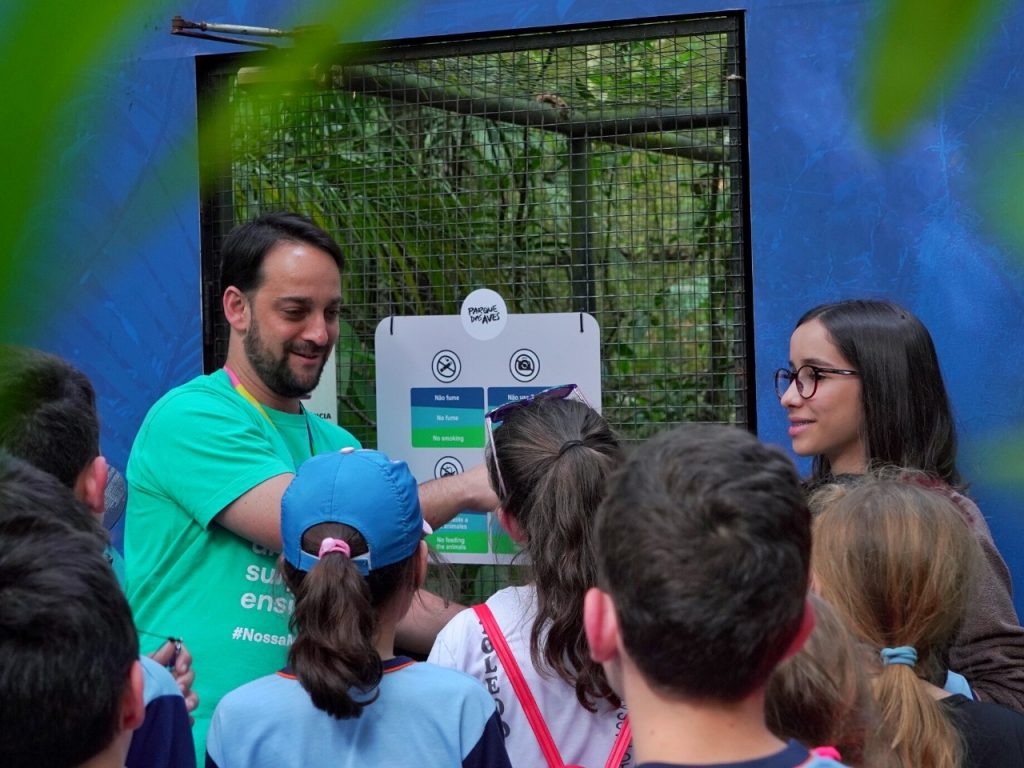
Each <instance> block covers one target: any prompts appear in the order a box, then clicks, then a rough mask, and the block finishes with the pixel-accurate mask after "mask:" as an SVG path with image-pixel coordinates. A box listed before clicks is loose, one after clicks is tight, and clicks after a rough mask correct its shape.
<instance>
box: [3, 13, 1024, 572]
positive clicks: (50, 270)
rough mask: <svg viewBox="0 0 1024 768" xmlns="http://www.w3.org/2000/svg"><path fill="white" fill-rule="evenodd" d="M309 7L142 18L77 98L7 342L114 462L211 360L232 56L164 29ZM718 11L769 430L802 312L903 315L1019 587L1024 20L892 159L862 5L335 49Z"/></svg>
mask: <svg viewBox="0 0 1024 768" xmlns="http://www.w3.org/2000/svg"><path fill="white" fill-rule="evenodd" d="M339 1H340V2H344V0H339ZM304 8H306V6H305V5H304V4H303V3H302V2H298V3H291V2H289V3H285V2H282V1H281V0H259V1H257V0H209V1H208V2H186V3H183V4H182V5H181V6H180V7H178V6H176V7H173V8H166V7H165V9H164V10H159V11H157V10H154V11H153V12H152V13H149V14H147V16H146V17H145V19H144V21H143V22H140V23H139V25H138V28H137V29H134V30H131V32H132V35H131V36H130V37H129V38H128V39H126V40H125V42H124V44H123V46H122V48H121V49H120V51H119V52H118V55H117V56H114V57H112V58H111V60H110V61H109V62H108V63H107V65H106V66H105V67H103V68H101V69H99V70H97V71H96V72H94V73H92V74H91V75H90V78H89V80H88V83H87V86H86V88H85V90H84V91H83V93H82V94H81V96H80V101H79V102H77V103H73V104H71V105H69V109H68V118H67V119H68V121H69V125H70V126H71V128H70V130H69V139H68V141H67V142H66V146H63V147H62V148H61V151H59V152H57V153H55V154H54V156H53V157H52V159H51V164H50V166H49V169H48V170H49V172H50V174H51V175H52V183H51V188H52V190H53V191H52V194H51V195H50V196H49V198H48V199H47V201H46V203H45V204H44V205H42V206H41V207H40V208H39V209H38V210H37V211H36V214H35V215H34V216H33V217H32V219H31V221H30V222H28V228H27V235H26V242H25V252H26V253H28V254H30V255H32V256H33V257H38V259H37V262H36V264H37V267H36V271H37V275H36V276H37V278H38V280H37V282H36V283H35V284H34V285H32V286H26V301H30V302H32V303H33V304H34V305H35V306H36V307H37V316H41V317H42V318H43V320H42V322H39V323H35V324H34V325H32V326H26V327H25V328H19V329H11V332H12V334H13V335H14V336H16V337H18V338H17V340H19V341H22V342H26V343H31V344H35V345H37V346H40V347H42V348H45V349H49V350H52V351H54V352H57V353H59V354H62V355H64V356H66V357H68V358H69V359H71V360H72V361H73V362H75V363H76V364H77V365H79V366H80V367H81V368H83V369H84V370H85V371H86V372H87V373H88V374H89V375H90V376H91V377H92V378H93V380H94V381H95V383H96V385H97V389H98V391H99V395H100V409H101V415H102V419H103V426H104V431H103V440H104V448H105V451H106V452H107V454H108V455H109V457H110V459H111V460H112V462H113V463H114V464H115V465H118V466H123V465H124V463H125V461H126V460H127V455H128V451H129V448H130V446H131V441H132V439H133V438H134V435H135V432H136V430H137V429H138V426H139V424H140V423H141V420H142V418H143V416H144V415H145V412H146V410H147V408H148V407H149V405H150V404H151V403H152V402H153V401H154V400H155V399H156V398H157V397H158V396H159V395H160V394H162V393H163V392H164V391H166V390H167V389H169V388H170V387H172V386H174V385H177V384H179V383H181V382H183V381H185V380H187V379H188V378H190V377H192V376H193V375H195V374H197V373H199V372H200V371H201V367H202V349H201V333H200V316H199V303H200V302H199V298H200V281H199V278H200V275H199V220H198V210H199V202H198V177H197V172H196V138H195V136H196V106H195V101H196V95H195V71H194V66H195V62H194V57H195V56H196V55H197V54H210V53H217V52H222V51H225V50H228V48H226V47H224V46H221V45H218V44H214V43H205V42H201V41H193V40H188V39H184V38H173V37H171V36H170V35H169V34H168V29H169V26H170V16H171V15H173V14H174V13H179V14H181V15H183V16H185V17H186V18H193V19H204V20H209V21H222V22H232V23H242V22H245V23H250V24H258V25H267V26H290V25H292V24H295V23H303V22H309V21H313V20H315V19H314V18H310V17H308V16H304V15H303V12H304V11H303V9H304ZM727 9H728V10H737V9H738V10H743V11H744V12H745V24H746V55H747V71H748V116H749V153H750V163H751V165H750V180H751V190H750V191H751V198H750V205H751V212H752V225H751V226H752V251H753V275H754V295H753V307H754V319H755V326H756V331H755V362H756V366H757V368H756V370H757V375H758V391H757V394H758V402H757V406H758V409H757V413H758V430H759V433H760V435H761V437H762V438H763V439H765V440H767V441H769V442H775V443H780V444H788V440H787V438H786V434H785V421H784V414H783V411H782V409H781V408H780V407H779V405H778V403H777V401H776V398H775V396H774V394H773V392H772V385H771V381H770V378H771V372H772V371H773V370H774V369H775V368H776V367H778V366H780V365H782V364H784V362H785V361H786V359H787V353H788V337H789V333H790V331H791V329H792V325H793V323H794V322H795V321H796V318H797V317H798V316H799V315H800V314H801V313H802V312H803V311H804V310H805V309H807V308H809V307H811V306H813V305H815V304H819V303H822V302H825V301H830V300H834V299H838V298H847V297H857V296H872V297H889V298H892V299H895V300H897V301H899V302H900V303H903V304H905V305H907V306H908V307H910V308H911V309H912V310H913V311H914V312H916V313H917V314H918V315H920V317H921V318H922V319H923V320H924V321H925V323H926V324H927V325H928V326H929V328H930V329H931V331H932V333H933V335H934V337H935V340H936V343H937V345H938V348H939V353H940V356H941V359H942V362H943V366H944V370H945V374H946V377H947V381H948V384H949V387H950V391H951V395H952V398H953V402H954V407H955V409H956V414H957V416H958V421H959V426H960V429H961V433H962V443H963V461H962V470H963V471H964V474H965V475H966V476H967V477H968V478H969V479H970V480H971V481H972V484H973V485H972V492H973V494H974V495H975V496H976V497H977V498H978V500H979V502H980V505H981V508H982V510H983V511H984V512H985V513H986V515H987V516H988V518H989V520H990V522H991V525H992V528H993V531H994V533H995V536H996V539H997V542H998V544H999V546H1000V549H1001V550H1002V551H1003V552H1004V553H1005V555H1006V559H1007V560H1008V562H1009V563H1010V566H1011V569H1012V570H1013V571H1015V572H1016V573H1017V577H1018V580H1019V581H1018V584H1019V585H1021V586H1024V581H1020V580H1022V579H1024V536H1022V533H1024V512H1022V510H1021V506H1020V503H1019V491H1017V492H1014V491H1013V490H1012V489H1008V488H1006V487H1002V486H1000V485H999V484H998V483H995V482H993V481H990V480H989V479H987V477H988V476H987V469H988V467H987V464H988V462H987V460H986V459H985V456H986V455H987V453H986V449H987V446H988V445H989V441H990V440H991V439H993V437H998V436H1001V435H1005V434H1006V433H1007V432H1008V431H1010V430H1012V429H1015V428H1016V429H1019V430H1024V387H1022V386H1021V383H1022V379H1024V346H1022V345H1021V344H1020V343H1019V339H1020V338H1021V335H1022V331H1024V319H1022V318H1024V269H1022V265H1021V262H1020V261H1015V260H1014V257H1013V256H1012V255H1011V253H1010V251H1009V250H1008V248H1007V247H1005V246H1004V245H1003V244H1002V243H1000V241H999V240H998V238H997V237H996V235H995V234H993V233H994V228H993V226H992V224H993V222H992V221H990V220H989V217H990V216H991V213H990V212H989V211H988V210H987V209H986V207H985V206H983V205H981V204H980V203H979V199H980V197H979V192H985V191H987V189H988V186H989V185H990V183H991V182H990V180H989V179H988V177H987V176H986V175H985V168H986V164H987V163H988V162H990V159H991V158H992V157H996V158H998V156H999V152H1000V151H1017V152H1019V151H1020V145H1019V138H1018V139H1017V141H1018V144H1017V145H1016V147H1013V146H1006V145H1001V144H1000V143H999V142H1000V141H1001V140H1002V139H1001V137H1005V136H1006V135H1007V133H1006V132H1007V131H1008V130H1009V127H1010V126H1012V125H1014V124H1016V125H1018V126H1020V125H1024V106H1022V105H1024V48H1021V46H1020V45H1019V44H1016V43H1015V42H1014V41H1018V40H1020V39H1021V37H1022V35H1024V7H1022V6H1020V5H1019V4H1018V5H1016V6H1015V7H1014V8H1013V10H1012V15H1010V16H1007V17H1005V18H1003V19H1002V20H1001V21H1000V22H999V23H998V25H997V26H996V27H995V28H994V30H993V31H992V34H990V35H989V36H988V37H987V38H986V39H985V40H984V42H983V43H982V44H981V45H979V46H978V48H977V51H976V55H975V56H974V59H973V61H972V62H971V64H970V67H969V69H968V70H967V71H966V73H965V75H964V77H963V78H962V79H961V80H959V81H958V82H956V83H955V84H951V85H950V87H949V88H948V89H947V90H946V92H945V93H944V94H943V97H942V100H941V103H940V105H939V106H938V108H937V110H935V111H934V112H933V113H932V115H931V116H930V117H929V118H928V119H926V120H924V121H922V122H921V123H920V124H919V125H917V126H916V127H915V128H914V130H913V131H912V133H911V135H910V137H909V138H908V139H907V140H906V141H905V142H904V143H903V144H902V145H901V146H900V147H899V148H898V149H897V150H895V151H892V152H890V153H879V152H878V151H876V150H875V149H874V148H872V147H871V146H870V145H869V144H868V143H867V142H866V140H865V137H864V136H863V135H862V132H861V130H860V128H859V127H858V123H857V120H856V115H855V93H856V87H857V82H858V80H857V78H858V73H859V69H858V67H859V57H860V56H861V55H862V38H863V33H864V25H865V23H866V22H867V21H868V20H869V18H870V15H871V13H872V10H871V6H870V5H869V4H868V3H865V2H861V1H859V0H854V1H852V2H850V1H847V2H827V1H825V0H806V1H805V2H797V3H794V2H783V1H782V0H750V1H748V2H737V3H732V4H728V5H724V4H722V3H721V2H718V1H716V0H707V2H685V3H683V2H669V0H645V1H644V2H642V3H641V2H623V0H616V1H615V2H612V1H611V0H583V1H576V2H573V1H572V0H549V1H547V2H543V1H536V2H535V1H532V0H503V2H497V3H482V2H479V0H432V1H431V0H423V2H421V3H419V4H418V5H417V4H414V5H411V6H407V7H405V8H402V9H399V10H393V11H391V12H390V13H389V14H388V15H387V16H386V17H385V18H382V19H379V20H378V21H377V22H376V27H375V28H373V29H364V30H362V31H360V32H355V31H350V32H348V33H346V35H347V39H359V38H362V39H387V38H403V37H420V36H443V35H451V34H461V33H469V32H482V31H494V30H501V29H521V28H532V27H544V26H547V25H560V24H569V23H576V22H593V21H609V20H616V19H629V18H645V17H656V16H664V15H674V14H680V13H693V14H700V13H706V12H713V11H716V10H727ZM79 114H88V115H89V116H90V117H89V119H88V120H80V121H79V118H78V115H79ZM1011 135H1012V134H1011ZM1016 135H1017V136H1019V135H1020V131H1018V132H1017V134H1016ZM1022 204H1024V203H1022ZM1020 256H1021V255H1020V254H1018V258H1020ZM1021 476H1022V480H1024V472H1021Z"/></svg>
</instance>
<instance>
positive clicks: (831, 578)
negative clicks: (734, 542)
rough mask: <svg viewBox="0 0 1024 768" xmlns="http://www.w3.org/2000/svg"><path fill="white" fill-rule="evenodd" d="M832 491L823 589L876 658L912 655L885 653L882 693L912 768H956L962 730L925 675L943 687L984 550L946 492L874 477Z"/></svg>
mask: <svg viewBox="0 0 1024 768" xmlns="http://www.w3.org/2000/svg"><path fill="white" fill-rule="evenodd" d="M828 493H829V494H830V497H831V500H830V501H829V502H828V503H826V504H821V505H820V507H821V511H820V513H819V514H818V516H817V517H816V519H815V522H814V536H815V538H814V556H813V569H814V583H815V588H816V589H817V590H818V591H819V593H820V594H821V595H822V597H824V598H825V599H826V600H828V601H829V602H830V603H831V604H832V605H833V606H834V607H835V609H836V610H837V611H838V612H839V614H840V615H841V616H842V617H843V618H844V619H845V620H846V622H847V624H848V625H849V626H850V628H851V629H852V630H853V632H854V633H855V634H857V635H858V636H859V637H860V638H861V639H862V640H863V641H864V642H866V643H867V644H868V646H869V647H870V648H871V649H872V650H873V652H874V653H878V654H880V655H881V654H882V652H883V650H884V649H898V648H903V647H910V648H912V649H913V651H912V652H909V656H908V654H907V653H904V654H902V655H899V654H897V655H895V658H892V657H893V655H894V654H893V653H892V652H891V651H886V654H888V656H889V661H890V663H888V664H884V665H883V667H882V669H881V672H880V674H879V675H878V677H877V679H876V682H875V696H876V698H877V700H878V702H879V705H880V708H881V711H882V713H883V718H884V720H885V724H886V727H887V729H889V733H890V738H891V740H892V742H893V743H894V744H896V745H897V752H898V753H899V754H900V755H901V756H902V759H903V761H904V763H903V764H904V765H913V764H928V765H930V764H935V765H940V764H945V765H953V764H955V763H954V762H953V761H954V759H955V758H954V757H953V755H955V753H956V749H957V746H956V745H957V743H958V741H957V738H956V733H955V730H954V729H952V727H951V726H949V724H948V723H947V722H946V720H945V718H944V717H943V716H942V714H941V711H940V710H939V708H938V707H937V706H936V705H935V703H934V700H933V699H932V697H931V696H930V695H929V693H928V691H927V690H926V689H925V687H924V686H923V685H921V684H920V683H919V681H918V678H920V679H922V680H924V681H928V682H930V683H932V684H933V685H935V686H938V687H941V686H942V684H943V681H944V679H945V674H946V670H947V667H948V663H947V658H948V652H949V648H950V647H951V645H952V644H953V641H954V640H955V638H956V635H957V632H958V630H959V627H960V624H961V621H962V619H963V615H964V611H965V609H966V606H967V601H968V599H969V598H970V596H971V594H972V593H973V589H974V585H975V577H976V573H977V571H978V569H979V567H980V564H981V558H982V554H981V548H980V546H979V544H978V542H977V540H976V539H975V536H974V534H973V533H972V532H971V530H970V529H969V528H968V526H967V524H966V523H965V522H964V519H963V516H962V515H961V514H960V511H959V509H958V508H957V506H956V504H955V503H954V502H953V501H952V500H951V499H950V498H949V496H948V495H947V494H945V493H942V492H940V491H936V490H932V489H929V488H926V487H923V486H921V485H920V484H917V483H914V482H905V481H902V480H898V479H888V478H881V479H879V478H875V477H872V476H866V477H864V478H863V479H862V480H861V481H860V482H858V483H855V484H850V485H846V486H844V487H842V488H840V489H829V491H828ZM911 734H918V736H917V737H915V736H913V735H911ZM920 734H927V736H926V737H925V738H920ZM929 755H932V756H934V760H935V761H936V762H934V763H933V762H931V760H932V758H930V757H929ZM942 760H945V761H946V762H941V761H942ZM917 761H920V763H918V762H917Z"/></svg>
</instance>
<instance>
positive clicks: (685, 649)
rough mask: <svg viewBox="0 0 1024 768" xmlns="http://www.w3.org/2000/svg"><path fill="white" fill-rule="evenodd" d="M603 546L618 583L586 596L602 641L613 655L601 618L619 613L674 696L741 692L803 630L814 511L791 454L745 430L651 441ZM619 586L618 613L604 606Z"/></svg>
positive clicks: (611, 491)
mask: <svg viewBox="0 0 1024 768" xmlns="http://www.w3.org/2000/svg"><path fill="white" fill-rule="evenodd" d="M597 553H598V572H599V580H598V583H599V585H600V587H601V590H603V591H604V592H605V593H607V594H603V595H602V594H601V593H598V592H596V591H594V590H592V591H591V592H590V593H588V596H587V634H588V638H589V639H590V641H591V646H592V648H593V649H594V650H595V655H596V656H598V657H599V658H600V659H601V660H611V661H614V657H615V655H616V653H617V651H612V650H611V649H609V648H608V644H607V639H608V638H607V637H602V632H603V631H604V630H602V629H601V628H602V627H604V628H606V629H607V628H608V627H609V626H611V625H616V626H615V628H614V630H613V632H612V634H613V635H616V636H617V639H618V640H620V641H621V646H622V649H623V650H624V651H625V653H626V655H628V657H629V659H630V660H631V662H632V664H633V665H634V666H635V667H636V668H637V669H638V671H639V673H640V675H641V676H642V677H643V679H644V682H645V683H646V685H647V686H648V687H650V688H652V689H654V690H656V691H658V692H660V693H661V694H663V695H665V696H669V697H672V698H676V699H687V700H691V701H710V702H718V703H734V702H739V701H740V700H742V699H745V698H746V697H748V696H749V695H750V694H752V693H754V692H755V691H757V690H758V689H759V688H761V687H762V686H764V684H765V683H766V681H767V679H768V676H769V675H770V674H771V671H772V669H774V667H775V665H776V664H778V662H779V661H780V660H781V659H782V658H783V656H784V655H785V653H786V652H787V650H788V649H789V648H790V646H791V645H792V644H793V642H794V640H795V639H796V638H797V635H798V634H799V632H800V629H801V626H802V623H803V618H804V612H805V611H804V608H805V604H806V595H807V580H808V564H809V559H810V516H809V513H808V511H807V506H806V504H805V502H804V496H803V492H802V490H801V488H800V483H799V480H798V479H797V475H796V471H795V469H794V467H793V465H792V463H791V462H790V461H789V459H787V458H786V456H785V455H783V453H782V452H781V451H779V450H778V449H776V448H770V447H768V446H765V445H763V444H762V443H760V442H758V440H757V439H756V438H755V437H754V436H752V435H751V434H749V433H747V432H745V431H743V430H740V429H737V428H733V427H725V426H711V425H696V424H689V425H684V426H681V427H677V428H675V429H672V430H670V431H667V432H663V433H661V434H659V435H657V436H655V437H653V438H651V439H650V440H648V441H647V442H645V443H643V444H641V445H640V446H639V447H638V448H637V449H636V450H635V451H633V452H632V454H631V455H629V457H628V459H627V460H626V461H625V462H624V463H623V464H622V465H621V466H620V467H619V468H618V470H617V471H616V472H615V474H614V475H613V476H612V478H611V480H610V483H609V488H608V492H607V495H606V497H605V499H604V502H603V503H602V504H601V507H600V510H599V512H598V518H597ZM609 596H610V600H611V602H612V603H614V611H613V612H612V613H613V617H614V618H613V620H612V621H611V622H610V623H609V622H607V621H604V622H603V621H602V620H601V617H600V616H599V614H600V613H601V611H599V610H597V609H600V608H602V607H604V609H605V611H604V612H605V613H607V608H608V606H607V603H608V597H609ZM595 640H596V641H597V642H596V643H595ZM595 646H596V647H595ZM680 660H685V663H681V661H680ZM608 668H609V667H607V666H606V669H608ZM609 671H610V673H612V675H613V682H616V683H617V684H620V683H621V681H618V680H615V679H614V678H615V676H616V675H617V672H615V671H614V670H611V669H609ZM620 692H621V691H620Z"/></svg>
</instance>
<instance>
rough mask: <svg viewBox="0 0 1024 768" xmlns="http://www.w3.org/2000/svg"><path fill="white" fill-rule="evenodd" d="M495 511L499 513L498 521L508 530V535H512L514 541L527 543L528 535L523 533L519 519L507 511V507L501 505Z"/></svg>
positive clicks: (521, 543) (520, 543)
mask: <svg viewBox="0 0 1024 768" xmlns="http://www.w3.org/2000/svg"><path fill="white" fill-rule="evenodd" d="M495 511H496V512H497V513H498V522H499V523H501V527H502V528H504V529H505V530H506V531H508V535H509V536H511V537H512V541H514V542H515V543H516V544H519V545H523V544H525V543H526V535H525V534H524V533H523V529H522V528H520V527H519V521H517V520H516V519H515V518H514V517H512V515H510V514H509V513H508V512H506V511H505V508H504V507H502V506H500V505H499V506H498V508H497V509H496V510H495Z"/></svg>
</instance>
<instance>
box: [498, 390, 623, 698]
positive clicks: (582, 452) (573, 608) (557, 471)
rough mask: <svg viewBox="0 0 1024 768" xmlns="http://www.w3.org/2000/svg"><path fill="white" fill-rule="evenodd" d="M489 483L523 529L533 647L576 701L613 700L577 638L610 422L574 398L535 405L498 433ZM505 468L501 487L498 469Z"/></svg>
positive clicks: (593, 568) (612, 458)
mask: <svg viewBox="0 0 1024 768" xmlns="http://www.w3.org/2000/svg"><path fill="white" fill-rule="evenodd" d="M494 454H496V455H490V456H489V460H488V462H487V466H488V469H489V471H490V473H491V485H492V487H493V488H494V489H495V491H496V492H497V493H498V494H499V496H500V497H501V498H500V503H501V506H502V508H503V509H504V512H505V514H506V515H508V516H510V517H511V518H512V520H513V521H514V522H515V524H516V526H517V527H518V528H519V530H520V532H521V533H522V538H523V542H522V546H523V549H524V550H525V552H526V553H527V554H528V556H529V560H530V564H531V567H532V571H533V576H534V581H535V583H536V587H537V617H536V620H535V621H534V624H533V628H532V630H531V635H530V650H531V655H532V657H533V663H534V665H535V666H537V667H547V668H548V669H551V670H553V671H554V672H555V673H556V674H558V675H559V676H560V677H561V678H562V679H564V680H566V681H567V682H569V683H570V684H572V685H574V686H575V688H576V696H577V698H578V699H579V701H580V703H581V704H582V705H583V706H584V707H586V708H588V709H591V710H592V709H594V703H593V702H594V701H596V700H598V699H602V698H603V699H606V700H608V701H609V702H611V703H612V704H614V705H616V706H617V705H618V699H617V697H616V696H615V694H614V693H612V691H611V688H609V686H608V683H607V680H606V679H605V676H604V670H603V669H602V668H601V666H600V665H599V664H597V663H595V662H594V661H593V660H592V659H591V658H590V654H589V651H588V648H587V643H586V637H585V636H584V633H583V595H584V594H585V593H586V591H587V589H589V588H590V587H592V586H594V585H595V584H596V583H597V564H596V560H595V556H594V537H593V525H594V514H595V512H596V510H597V506H598V504H599V503H600V502H601V499H602V497H603V496H604V490H605V484H606V480H607V477H608V475H609V474H610V472H611V471H612V469H614V468H615V466H616V465H617V464H618V463H619V461H620V460H621V449H620V446H619V441H618V439H617V437H616V436H615V434H614V433H613V431H612V429H611V427H610V426H609V425H608V422H607V421H605V419H604V418H603V417H602V416H601V415H600V414H599V413H598V412H597V411H595V410H594V409H593V408H591V407H590V406H589V405H587V404H586V403H583V402H580V401H578V400H571V399H566V400H557V399H538V400H534V401H532V402H530V403H527V404H524V405H523V407H521V408H518V409H516V410H514V411H513V412H512V413H510V414H509V415H508V416H507V417H506V418H505V420H504V421H502V423H501V425H500V426H499V427H498V428H497V429H495V431H494ZM495 460H497V461H498V462H500V465H501V469H500V471H501V482H499V480H498V474H497V471H496V469H495Z"/></svg>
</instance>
